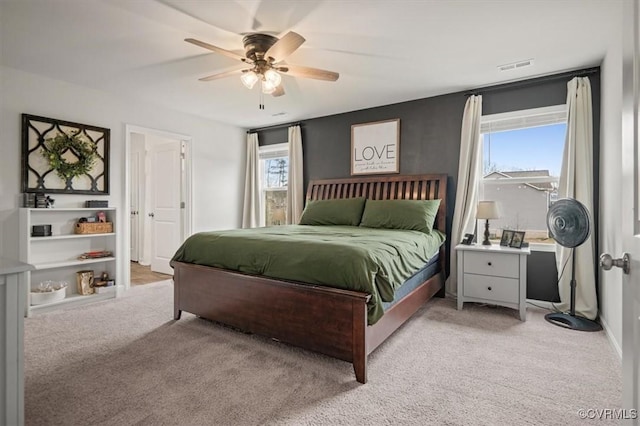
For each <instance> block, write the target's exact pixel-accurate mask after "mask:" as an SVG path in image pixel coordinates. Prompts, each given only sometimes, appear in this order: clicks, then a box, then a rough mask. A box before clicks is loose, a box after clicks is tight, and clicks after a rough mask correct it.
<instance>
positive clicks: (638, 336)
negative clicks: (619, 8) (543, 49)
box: [612, 0, 640, 425]
mask: <svg viewBox="0 0 640 426" xmlns="http://www.w3.org/2000/svg"><path fill="white" fill-rule="evenodd" d="M624 7H625V8H626V9H625V10H624V20H625V22H624V27H623V28H624V30H623V34H624V37H623V39H624V51H623V65H622V66H623V82H622V91H623V95H622V170H621V172H622V181H621V182H622V212H621V213H622V214H621V216H622V233H623V239H622V246H623V250H624V251H625V252H626V253H628V254H629V257H630V262H629V269H628V273H625V274H623V278H622V300H623V301H622V400H623V401H622V403H623V408H625V409H627V411H626V412H625V414H626V416H625V417H626V422H627V424H633V425H639V424H640V419H639V418H638V416H639V414H640V413H639V412H638V411H637V410H638V409H640V194H639V191H640V182H639V180H638V179H640V174H638V172H639V169H640V167H639V164H638V163H639V158H638V155H639V154H640V152H639V151H638V149H639V148H640V146H639V145H638V132H639V128H638V126H639V125H640V120H639V116H638V111H639V108H640V54H639V49H640V32H639V30H638V26H639V25H640V10H639V9H640V1H639V0H633V1H629V2H625V6H624ZM634 74H635V75H634ZM612 254H613V253H612ZM630 410H636V411H630Z"/></svg>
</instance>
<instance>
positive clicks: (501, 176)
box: [478, 105, 567, 244]
mask: <svg viewBox="0 0 640 426" xmlns="http://www.w3.org/2000/svg"><path fill="white" fill-rule="evenodd" d="M566 128H567V111H566V106H565V105H558V106H553V107H545V108H536V109H529V110H522V111H514V112H509V113H504V114H494V115H486V116H483V117H482V123H481V130H480V132H481V134H482V135H481V137H482V140H483V179H482V180H481V183H480V188H479V196H480V198H479V199H480V200H492V201H498V202H499V203H500V207H501V212H502V216H501V218H500V219H494V220H490V221H489V225H490V230H489V232H490V234H491V238H492V239H495V242H496V243H497V242H499V240H500V238H501V236H502V230H503V229H512V230H519V231H525V241H528V242H529V243H541V244H545V243H546V244H552V243H553V239H551V238H550V237H549V233H548V230H547V220H546V219H547V211H548V209H549V206H551V204H552V203H553V202H555V200H557V197H558V192H557V189H558V181H559V177H560V168H561V167H562V155H563V150H564V140H565V133H566ZM478 226H479V229H483V228H482V227H483V226H484V223H483V224H479V225H478ZM481 226H482V227H481Z"/></svg>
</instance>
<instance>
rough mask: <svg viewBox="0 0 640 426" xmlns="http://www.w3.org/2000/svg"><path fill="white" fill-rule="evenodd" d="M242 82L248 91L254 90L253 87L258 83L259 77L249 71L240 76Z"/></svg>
mask: <svg viewBox="0 0 640 426" xmlns="http://www.w3.org/2000/svg"><path fill="white" fill-rule="evenodd" d="M240 81H242V84H244V85H245V87H246V88H247V89H253V86H254V85H255V84H256V83H257V82H258V75H257V74H256V73H255V72H253V71H248V72H245V73H244V74H242V75H241V76H240Z"/></svg>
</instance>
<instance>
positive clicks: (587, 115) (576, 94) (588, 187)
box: [556, 77, 598, 320]
mask: <svg viewBox="0 0 640 426" xmlns="http://www.w3.org/2000/svg"><path fill="white" fill-rule="evenodd" d="M567 110H568V119H567V135H566V138H565V146H564V155H563V157H562V169H561V171H560V183H559V186H558V198H575V199H576V200H578V201H580V202H581V203H582V204H584V206H585V207H586V208H587V210H589V212H590V213H592V212H593V119H592V105H591V84H590V82H589V79H588V78H587V77H576V78H574V79H572V80H571V81H569V83H568V84H567ZM589 225H590V226H591V235H590V236H589V238H588V239H587V241H586V242H585V243H584V244H582V245H581V246H580V247H577V248H575V250H576V284H577V285H576V314H578V315H581V316H583V317H585V318H588V319H591V320H593V319H595V318H596V316H597V314H598V300H597V298H596V282H595V279H596V275H595V274H596V270H595V261H594V257H595V247H594V242H593V234H594V228H593V216H592V217H591V219H590V224H589ZM571 250H572V249H570V248H565V247H562V246H560V245H559V244H556V265H557V266H558V275H559V276H560V274H562V276H561V277H560V281H559V282H558V291H559V293H560V300H561V301H562V303H560V304H557V305H556V307H557V308H558V309H560V310H563V311H566V310H568V309H569V302H570V300H571V266H572V262H573V260H572V257H571ZM565 263H566V266H565ZM563 268H564V273H562V269H563Z"/></svg>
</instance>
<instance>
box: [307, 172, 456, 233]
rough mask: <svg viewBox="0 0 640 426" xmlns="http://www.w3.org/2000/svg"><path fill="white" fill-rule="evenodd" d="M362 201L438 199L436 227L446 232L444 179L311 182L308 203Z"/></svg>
mask: <svg viewBox="0 0 640 426" xmlns="http://www.w3.org/2000/svg"><path fill="white" fill-rule="evenodd" d="M356 197H365V198H368V199H371V200H435V199H440V200H441V201H440V207H439V209H438V216H437V218H436V227H437V228H438V230H440V231H442V232H446V229H445V226H446V215H447V214H446V212H447V175H446V174H433V175H393V176H375V177H355V178H343V179H322V180H312V181H311V182H309V186H308V187H307V197H306V198H307V201H309V200H330V199H334V198H356Z"/></svg>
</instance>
